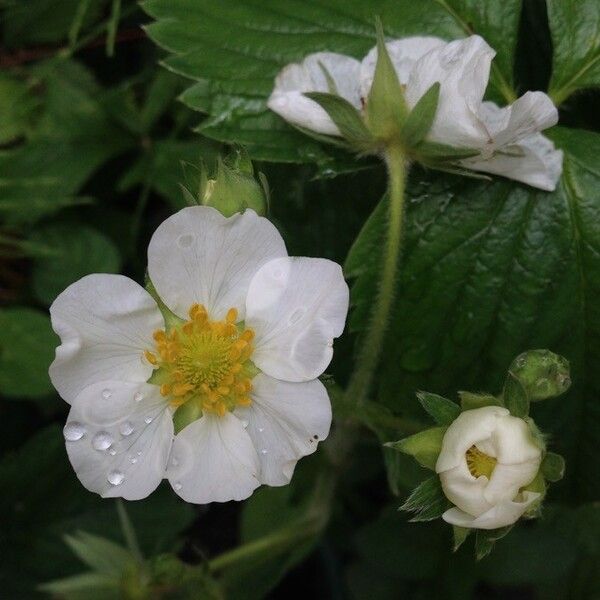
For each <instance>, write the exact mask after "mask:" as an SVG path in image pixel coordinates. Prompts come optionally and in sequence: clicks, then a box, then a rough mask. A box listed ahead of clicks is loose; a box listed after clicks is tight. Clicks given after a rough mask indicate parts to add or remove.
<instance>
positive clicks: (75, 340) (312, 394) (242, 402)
mask: <svg viewBox="0 0 600 600" xmlns="http://www.w3.org/2000/svg"><path fill="white" fill-rule="evenodd" d="M148 274H149V276H150V279H151V281H152V283H153V285H154V287H155V289H156V292H157V294H158V296H159V297H160V298H161V300H162V302H163V303H164V305H166V307H168V309H170V311H172V313H174V314H175V315H176V316H177V317H178V318H177V319H175V318H173V317H172V316H171V317H170V318H168V319H167V320H168V327H167V326H166V325H167V324H166V323H165V318H163V314H161V311H160V310H159V307H158V305H157V303H156V301H155V300H154V299H153V297H152V296H151V295H150V294H149V293H148V292H147V291H146V290H145V289H144V288H142V287H141V286H139V285H138V284H137V283H135V282H134V281H132V280H131V279H128V278H127V277H123V276H121V275H101V274H97V275H89V276H87V277H84V278H83V279H81V280H79V281H77V282H76V283H74V284H72V285H71V286H69V287H68V288H67V289H66V290H65V291H64V292H63V293H62V294H60V296H58V298H57V299H56V300H55V301H54V303H53V304H52V307H51V309H50V312H51V316H52V324H53V327H54V330H55V331H56V333H57V334H58V335H59V336H60V338H61V342H62V343H61V345H60V346H59V347H58V348H57V350H56V358H55V360H54V362H53V363H52V365H51V367H50V376H51V379H52V382H53V384H54V386H55V387H56V389H57V390H58V391H59V393H60V395H61V396H62V397H63V398H64V400H65V401H67V402H68V403H69V404H71V410H70V413H69V416H68V419H67V423H66V425H65V428H64V436H65V440H66V446H67V452H68V455H69V459H70V460H71V463H72V465H73V467H74V469H75V471H76V473H77V476H78V477H79V479H80V480H81V482H82V483H83V485H84V486H85V487H86V488H87V489H89V490H91V491H94V492H97V493H99V494H101V495H102V496H105V497H111V496H121V497H123V498H126V499H129V500H134V499H139V498H144V497H145V496H147V495H148V494H149V493H151V492H152V491H153V490H154V489H155V488H156V487H157V486H158V484H159V483H160V482H161V480H162V479H163V478H165V477H166V478H168V480H169V481H170V483H171V485H172V487H173V488H174V490H175V491H176V492H177V493H178V494H179V495H180V496H181V497H182V498H184V499H185V500H187V501H189V502H195V503H208V502H213V501H216V502H223V501H227V500H232V499H233V500H241V499H244V498H247V497H248V496H250V495H251V494H252V492H253V490H254V489H255V488H257V487H258V486H259V485H261V484H267V485H273V486H278V485H285V484H287V483H289V481H290V479H291V477H292V473H293V471H294V467H295V464H296V462H297V461H298V459H300V458H301V457H302V456H305V455H307V454H310V453H312V452H314V451H315V449H316V447H317V443H318V442H319V441H321V440H323V439H325V438H326V437H327V435H328V433H329V428H330V425H331V405H330V402H329V397H328V394H327V392H326V390H325V388H324V386H323V384H322V383H321V382H320V381H319V380H318V377H319V375H321V373H323V371H324V370H325V369H326V368H327V366H328V364H329V362H330V361H331V358H332V355H333V348H332V346H333V340H334V338H336V337H338V336H339V335H341V333H342V330H343V328H344V322H345V319H346V313H347V310H348V295H349V294H348V286H347V285H346V283H345V281H344V278H343V275H342V270H341V268H340V266H339V265H337V264H336V263H334V262H331V261H329V260H325V259H319V258H299V257H288V256H287V252H286V248H285V245H284V242H283V239H282V238H281V236H280V235H279V233H278V232H277V230H276V229H275V227H274V226H273V225H272V224H271V223H270V222H269V221H268V220H267V219H265V218H262V217H259V216H257V215H256V213H254V212H253V211H252V210H247V211H246V212H244V213H243V214H236V215H234V216H232V217H230V218H225V217H223V216H222V215H221V214H220V213H219V212H218V211H216V210H214V209H212V208H209V207H204V206H195V207H191V208H186V209H183V210H181V211H179V212H178V213H176V214H175V215H173V216H172V217H170V218H168V219H167V220H166V221H164V222H163V223H162V224H161V225H160V227H159V228H158V229H157V230H156V232H155V233H154V236H153V237H152V240H151V242H150V245H149V249H148ZM178 407H183V409H182V410H188V409H189V410H190V414H194V416H198V417H199V418H195V419H188V421H190V420H191V422H189V424H187V425H186V426H185V427H184V428H183V429H182V430H181V431H180V432H179V433H178V434H177V435H174V424H173V415H174V412H175V410H176V409H177V408H178Z"/></svg>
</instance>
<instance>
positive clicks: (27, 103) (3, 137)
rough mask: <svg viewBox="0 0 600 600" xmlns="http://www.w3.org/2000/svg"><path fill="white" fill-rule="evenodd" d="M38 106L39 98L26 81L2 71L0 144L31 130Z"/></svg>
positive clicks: (0, 82) (0, 74)
mask: <svg viewBox="0 0 600 600" xmlns="http://www.w3.org/2000/svg"><path fill="white" fill-rule="evenodd" d="M37 106H38V101H37V98H36V97H35V96H34V95H33V94H32V93H31V90H30V88H29V85H28V84H27V83H26V82H25V81H21V80H20V79H17V78H16V77H12V76H11V75H8V74H5V73H0V144H8V143H9V142H12V141H14V140H15V139H17V138H19V137H21V136H22V135H26V134H27V133H28V132H29V130H30V128H31V125H32V121H33V116H34V113H35V109H36V108H37Z"/></svg>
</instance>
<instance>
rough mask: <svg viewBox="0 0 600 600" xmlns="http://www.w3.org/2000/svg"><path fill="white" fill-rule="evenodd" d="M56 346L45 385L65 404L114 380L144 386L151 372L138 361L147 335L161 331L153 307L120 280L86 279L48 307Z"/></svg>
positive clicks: (145, 294)
mask: <svg viewBox="0 0 600 600" xmlns="http://www.w3.org/2000/svg"><path fill="white" fill-rule="evenodd" d="M50 315H51V317H52V327H53V328H54V331H55V332H56V333H57V334H58V335H59V336H60V339H61V342H62V343H61V345H60V346H59V347H58V348H57V349H56V358H55V359H54V362H53V363H52V365H50V379H51V380H52V383H53V384H54V387H55V388H56V389H57V390H58V393H59V394H60V395H61V396H62V397H63V399H64V400H66V401H67V402H71V401H72V400H73V399H74V398H75V396H77V394H78V393H79V392H80V391H81V390H82V389H83V388H85V387H86V386H88V385H90V384H92V383H95V382H97V381H102V380H104V379H114V380H118V381H130V382H143V381H147V380H148V378H149V377H150V375H151V374H152V366H151V365H150V364H148V363H147V362H145V361H144V360H143V352H144V350H148V349H152V348H153V347H154V341H153V339H152V333H153V331H154V330H156V329H161V328H163V327H164V321H163V318H162V316H161V314H160V311H159V310H158V307H157V305H156V302H155V301H154V300H153V299H152V297H151V296H150V294H148V292H146V290H144V289H143V288H142V287H141V286H139V285H138V284H137V283H135V282H134V281H132V280H131V279H128V278H127V277H123V276H122V275H98V274H96V275H88V276H86V277H83V278H82V279H80V280H79V281H77V282H75V283H73V284H72V285H70V286H69V287H68V288H67V289H66V290H65V291H64V292H62V294H60V295H59V296H58V297H57V298H56V300H55V301H54V302H53V303H52V306H51V307H50Z"/></svg>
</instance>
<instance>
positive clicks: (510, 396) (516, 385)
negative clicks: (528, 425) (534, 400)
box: [502, 371, 529, 419]
mask: <svg viewBox="0 0 600 600" xmlns="http://www.w3.org/2000/svg"><path fill="white" fill-rule="evenodd" d="M502 398H503V399H504V405H505V406H506V408H508V410H509V411H510V414H511V415H513V416H514V417H519V418H521V419H522V418H523V417H526V416H527V415H528V414H529V396H528V395H527V390H526V389H525V387H524V386H523V384H522V383H521V380H520V379H519V378H518V377H517V376H516V375H515V374H514V373H512V372H511V371H509V372H508V375H507V376H506V381H505V382H504V390H503V392H502Z"/></svg>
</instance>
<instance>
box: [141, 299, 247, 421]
mask: <svg viewBox="0 0 600 600" xmlns="http://www.w3.org/2000/svg"><path fill="white" fill-rule="evenodd" d="M188 314H189V321H186V322H184V323H182V324H181V325H179V326H177V327H175V328H172V329H170V330H169V331H168V332H167V331H163V330H162V329H160V330H158V331H155V332H154V341H155V346H156V348H155V350H154V351H152V352H151V351H149V350H147V351H146V352H145V353H144V355H145V357H146V359H147V360H148V362H150V364H152V365H153V366H154V367H155V368H156V369H157V370H156V371H155V372H154V375H153V376H152V378H151V382H152V383H156V384H158V385H160V393H161V394H162V395H163V396H165V397H167V398H168V399H169V402H170V403H171V405H172V406H174V407H178V406H181V405H182V404H185V403H186V402H190V401H191V402H196V403H197V404H198V407H199V408H200V409H201V410H202V411H205V412H209V413H213V414H216V415H219V416H223V415H224V414H225V413H226V412H227V411H230V410H233V409H234V408H235V407H236V406H249V405H250V404H251V403H252V400H251V399H250V395H249V394H250V391H251V390H252V381H251V380H252V377H254V375H255V374H256V368H255V367H254V365H253V364H252V362H251V361H250V356H251V355H252V351H253V346H252V340H253V339H254V332H253V331H252V330H251V329H244V328H243V327H241V326H239V325H236V321H237V316H238V311H237V310H236V309H235V308H230V309H229V311H228V312H227V316H226V317H225V320H224V321H211V320H210V319H209V318H208V314H207V312H206V309H205V308H204V306H202V305H201V304H194V305H192V307H191V308H190V310H189V313H188Z"/></svg>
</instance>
